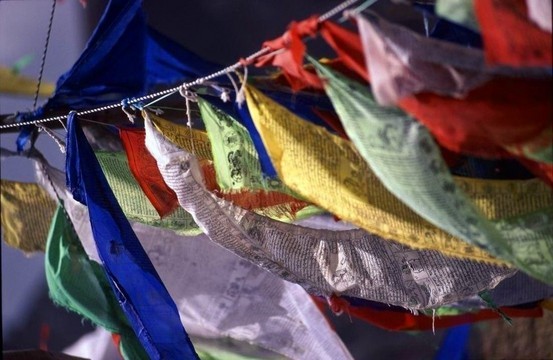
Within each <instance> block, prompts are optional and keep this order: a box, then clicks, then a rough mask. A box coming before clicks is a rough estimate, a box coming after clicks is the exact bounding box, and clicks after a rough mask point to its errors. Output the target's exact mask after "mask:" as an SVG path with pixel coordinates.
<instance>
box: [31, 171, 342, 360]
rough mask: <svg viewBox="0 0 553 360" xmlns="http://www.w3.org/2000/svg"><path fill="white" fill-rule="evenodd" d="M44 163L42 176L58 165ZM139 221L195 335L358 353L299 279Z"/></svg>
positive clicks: (318, 353) (83, 221)
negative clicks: (289, 279) (293, 280)
mask: <svg viewBox="0 0 553 360" xmlns="http://www.w3.org/2000/svg"><path fill="white" fill-rule="evenodd" d="M41 165H42V166H39V167H38V172H39V178H44V177H46V173H48V174H50V175H48V176H50V177H54V176H53V174H54V173H56V172H59V171H57V170H55V169H53V168H52V167H50V166H48V165H47V164H44V163H42V164H41ZM56 179H57V178H56ZM54 184H55V186H56V188H57V190H58V191H60V193H61V194H62V198H63V200H64V202H65V203H66V204H67V206H68V209H69V210H68V213H69V216H70V217H71V219H72V221H73V223H75V224H77V226H78V227H81V228H82V227H85V228H86V226H88V227H89V228H90V221H89V219H88V212H87V209H86V208H85V207H84V206H82V205H81V204H79V203H78V202H76V201H75V200H73V199H72V198H71V195H70V194H69V193H68V192H62V191H61V190H63V181H62V182H60V181H55V182H54ZM132 226H133V229H134V231H135V233H136V234H137V236H138V239H139V240H140V242H141V244H142V246H143V247H144V250H145V251H146V253H147V254H148V257H149V258H150V260H151V261H152V263H153V265H154V266H155V269H156V271H157V272H158V273H159V276H160V278H161V279H162V281H163V283H164V284H165V286H166V287H167V290H168V291H169V294H170V295H171V297H172V298H173V299H174V301H175V303H176V304H177V308H178V311H179V315H180V320H181V321H182V323H183V324H184V326H185V327H186V329H187V331H188V332H189V333H190V334H191V335H192V336H194V335H195V336H202V337H207V338H219V339H225V338H226V337H231V338H233V339H236V340H241V341H247V342H250V343H252V344H255V345H257V346H260V347H263V348H265V349H268V350H272V351H274V352H276V353H279V354H281V355H283V356H286V357H289V358H293V359H313V358H316V359H328V360H331V359H332V360H333V359H340V360H342V359H344V360H348V359H351V355H349V352H348V351H347V349H346V347H345V346H344V345H343V343H342V342H341V340H340V338H339V337H338V336H337V334H336V333H335V332H334V331H333V330H332V329H331V328H330V325H329V324H328V322H327V320H326V319H325V318H324V316H323V315H322V314H321V313H320V312H319V310H318V309H317V307H316V306H315V304H314V303H313V302H312V300H311V299H310V297H309V295H307V293H306V292H305V290H303V289H302V288H301V287H300V286H298V285H295V284H291V283H289V282H287V281H284V280H281V279H279V278H278V277H276V276H274V275H272V274H271V273H269V272H267V271H265V270H263V269H260V268H258V267H256V266H255V265H253V264H251V263H250V262H248V261H245V260H243V259H241V258H239V257H237V256H236V255H234V254H232V253H231V252H229V251H227V250H226V249H223V248H222V247H220V246H218V245H216V244H214V243H213V242H211V241H210V240H209V238H207V236H205V235H199V236H196V237H182V236H179V235H177V234H175V233H173V232H172V231H170V230H166V229H162V228H154V227H151V226H147V225H143V224H140V223H133V224H132ZM80 240H81V241H82V244H83V247H84V248H85V250H86V252H87V253H88V255H89V257H90V258H91V259H94V260H95V261H98V262H100V260H99V258H98V256H97V254H96V253H95V251H96V249H95V247H96V246H95V243H94V239H93V237H92V234H91V233H89V234H88V235H86V236H80ZM214 309H215V310H214ZM260 325H262V326H260Z"/></svg>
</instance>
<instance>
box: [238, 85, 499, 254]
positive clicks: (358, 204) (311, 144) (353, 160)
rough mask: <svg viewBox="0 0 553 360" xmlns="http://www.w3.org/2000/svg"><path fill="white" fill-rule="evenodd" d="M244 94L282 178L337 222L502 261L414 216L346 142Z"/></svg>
mask: <svg viewBox="0 0 553 360" xmlns="http://www.w3.org/2000/svg"><path fill="white" fill-rule="evenodd" d="M246 95H247V101H248V106H249V107H250V111H252V115H253V118H254V121H255V122H256V126H257V127H258V129H259V130H260V133H261V134H262V136H263V140H264V142H265V146H266V147H267V149H268V150H269V153H270V155H271V158H272V160H273V162H274V164H275V166H276V168H277V169H278V172H279V175H280V178H281V179H282V181H283V182H284V183H285V184H286V185H288V186H289V187H290V188H291V189H292V190H294V191H297V192H298V193H299V194H300V195H301V196H303V197H305V198H306V199H310V200H311V201H312V202H313V203H314V204H317V205H319V206H320V207H322V208H323V209H326V210H328V211H330V212H332V213H333V214H335V215H336V216H338V217H339V218H340V219H343V220H345V221H349V222H351V223H353V224H356V225H358V226H360V227H362V228H364V229H365V230H367V231H369V232H371V233H374V234H376V235H378V236H382V237H384V238H390V239H394V240H396V241H398V242H401V243H404V244H406V245H409V246H412V247H414V248H417V249H433V250H438V251H441V252H443V253H444V254H446V255H449V256H456V257H462V258H465V259H472V260H477V261H487V262H490V263H503V261H500V260H497V259H494V258H492V257H491V256H489V255H488V254H487V253H486V252H484V251H482V250H480V249H478V248H476V247H474V246H471V245H469V244H466V243H464V242H463V241H460V240H458V239H456V238H454V237H453V236H451V235H450V234H447V233H445V232H443V231H441V230H440V229H437V228H436V227H434V226H433V225H431V224H429V223H427V222H426V221H425V220H423V219H422V218H420V217H419V216H418V215H417V214H415V213H414V212H412V211H411V210H410V209H409V208H408V207H407V206H405V205H404V204H403V203H401V201H399V200H398V199H397V198H395V197H394V196H393V195H392V194H391V193H389V192H388V190H386V188H385V187H384V186H383V185H382V183H381V182H380V180H379V179H378V178H377V176H376V175H374V173H373V172H372V170H371V169H370V167H369V166H368V165H367V164H366V162H365V160H364V159H363V158H362V157H361V156H360V155H359V153H358V152H357V150H356V149H355V148H354V147H353V145H352V144H351V143H350V142H348V141H345V140H343V139H340V138H338V137H336V136H333V135H331V134H329V133H328V132H327V131H325V130H324V129H321V128H320V127H317V126H314V125H312V124H310V123H307V122H305V121H303V120H302V119H299V118H297V117H296V116H295V115H294V114H292V113H290V112H289V111H287V110H286V109H284V108H282V107H280V106H278V105H277V104H275V103H274V102H272V101H271V100H269V99H268V98H267V97H265V96H264V95H262V94H261V93H260V92H258V91H257V90H255V89H253V88H252V87H249V86H248V87H247V91H246ZM484 195H486V194H484ZM487 196H489V193H488V194H487ZM492 204H493V202H492ZM482 205H484V207H487V206H489V203H483V204H482ZM492 209H495V207H492V208H490V209H485V208H484V209H482V210H484V211H485V212H491V211H494V210H492ZM491 213H493V212H491Z"/></svg>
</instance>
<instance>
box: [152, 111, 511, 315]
mask: <svg viewBox="0 0 553 360" xmlns="http://www.w3.org/2000/svg"><path fill="white" fill-rule="evenodd" d="M145 127H146V145H147V147H148V150H149V151H150V152H151V153H152V155H153V156H154V157H155V158H156V160H157V162H158V166H159V168H160V171H161V173H162V175H163V177H164V179H165V182H166V183H167V185H168V186H169V187H170V188H172V189H173V191H175V193H176V194H177V197H178V198H179V203H180V204H181V206H182V207H183V208H185V209H186V210H187V211H189V212H190V213H191V214H193V216H194V219H195V220H196V222H197V223H198V224H199V225H200V227H201V228H202V230H203V231H204V232H205V233H206V234H207V235H208V236H209V237H210V238H211V240H213V241H214V242H216V243H218V244H220V245H222V246H224V247H226V248H227V249H229V250H231V251H233V252H234V253H235V254H237V255H239V256H241V257H244V258H246V259H249V260H250V261H252V262H254V263H255V264H256V265H258V266H261V267H263V268H265V269H267V270H270V271H271V272H273V273H275V274H276V275H279V276H280V277H282V278H284V279H286V280H288V281H292V282H295V283H298V284H300V285H302V286H303V287H304V288H305V289H307V290H308V291H309V292H311V293H314V294H319V295H323V296H330V295H331V294H333V293H338V294H345V295H350V296H355V297H360V298H365V299H371V300H375V301H381V302H384V303H389V304H394V305H399V306H404V307H407V308H412V309H419V308H428V307H434V306H439V305H441V304H445V303H450V302H455V301H457V300H458V299H461V298H464V297H466V296H470V295H471V294H476V293H478V292H479V291H481V290H484V289H489V288H493V287H494V286H496V285H497V284H498V283H499V282H500V281H501V280H503V279H504V278H506V277H508V276H511V275H512V274H513V271H512V270H510V269H507V268H505V267H497V266H491V265H485V264H481V263H477V262H473V261H463V260H456V259H452V258H448V257H446V256H444V255H442V254H441V253H439V252H437V251H416V250H413V249H409V248H407V247H403V246H401V245H399V244H397V243H395V242H393V241H389V240H384V239H381V238H378V237H376V236H374V235H371V234H368V233H366V232H364V231H362V230H351V231H341V232H334V231H328V230H317V229H307V228H303V227H300V226H294V225H290V224H285V223H281V222H277V221H274V220H271V219H267V218H263V217H261V216H259V215H256V214H254V213H251V212H247V211H244V210H241V209H239V208H237V207H235V206H233V205H232V204H230V203H227V202H225V201H224V200H221V199H218V198H216V197H215V196H213V195H212V194H210V193H209V192H208V191H207V190H206V189H205V187H204V186H203V179H202V175H201V170H200V168H199V164H198V162H197V160H196V159H195V158H194V157H193V156H192V155H190V154H189V153H188V152H186V151H184V150H182V149H179V148H178V147H176V146H175V145H174V144H172V143H170V142H169V141H168V140H167V139H166V138H164V137H163V135H161V134H160V133H159V132H158V131H157V130H156V129H155V128H154V126H153V125H152V124H151V122H150V121H148V120H146V122H145ZM469 274H470V275H469Z"/></svg>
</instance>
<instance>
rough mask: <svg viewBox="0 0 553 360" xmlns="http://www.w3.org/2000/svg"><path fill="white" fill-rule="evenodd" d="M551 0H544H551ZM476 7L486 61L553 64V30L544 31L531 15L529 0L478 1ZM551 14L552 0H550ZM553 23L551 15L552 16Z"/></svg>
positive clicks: (518, 64) (508, 63)
mask: <svg viewBox="0 0 553 360" xmlns="http://www.w3.org/2000/svg"><path fill="white" fill-rule="evenodd" d="M547 1H549V0H543V1H542V2H547ZM474 8H475V13H476V17H477V19H478V23H479V24H480V29H481V32H482V37H483V38H484V50H485V53H486V61H487V62H488V63H489V64H491V65H508V66H520V67H532V66H541V67H546V68H548V69H551V67H552V66H553V44H552V43H551V31H549V32H548V31H544V30H542V29H541V28H540V27H539V26H538V25H536V24H534V23H533V22H532V21H531V20H530V19H529V18H528V7H527V6H526V1H525V0H502V1H494V0H482V1H475V2H474ZM548 15H549V18H551V1H549V14H544V16H545V17H547V16H548ZM549 23H551V19H549Z"/></svg>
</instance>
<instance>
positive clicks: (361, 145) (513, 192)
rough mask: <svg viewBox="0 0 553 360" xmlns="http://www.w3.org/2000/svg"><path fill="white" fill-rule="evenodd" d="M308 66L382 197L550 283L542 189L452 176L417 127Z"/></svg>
mask: <svg viewBox="0 0 553 360" xmlns="http://www.w3.org/2000/svg"><path fill="white" fill-rule="evenodd" d="M312 63H313V64H314V65H315V67H316V68H317V71H318V72H319V74H320V76H321V77H323V78H324V79H325V82H324V84H325V90H326V92H327V94H328V96H329V98H330V99H331V101H332V104H333V105H334V108H335V109H336V112H337V113H338V115H339V117H340V119H341V121H342V124H343V125H344V129H345V130H346V133H347V134H348V136H349V138H350V139H351V141H352V142H353V143H354V145H355V146H356V147H357V149H358V151H359V153H360V154H361V156H362V157H363V158H364V159H365V161H367V163H368V164H369V166H370V167H371V169H372V170H373V171H374V173H375V174H376V175H377V176H378V177H379V178H380V180H381V181H382V183H383V184H384V185H385V186H386V188H387V189H388V190H389V191H390V192H392V193H393V194H394V195H395V196H396V197H398V198H399V199H401V200H402V201H403V202H404V203H405V204H407V205H408V206H409V207H410V208H411V209H412V210H414V211H415V212H416V213H417V214H419V215H420V216H422V217H423V218H425V219H426V220H428V221H430V222H431V223H433V224H434V225H436V226H437V227H439V228H441V229H443V230H445V231H447V232H449V233H450V234H452V235H454V236H455V237H458V238H460V239H462V240H464V241H466V242H468V243H471V244H474V245H477V246H479V247H481V248H483V249H485V250H487V251H488V252H489V253H490V254H492V255H494V256H497V257H499V258H502V259H504V260H507V261H509V262H511V263H512V264H514V265H516V266H517V267H518V268H520V269H521V270H523V271H525V272H527V273H528V274H530V275H532V276H534V277H536V278H538V279H540V280H542V281H544V282H547V283H553V221H552V216H553V206H552V199H553V198H552V196H551V195H552V194H551V190H550V189H548V188H547V187H546V186H545V185H544V184H542V183H541V182H540V181H538V180H529V181H497V180H476V179H463V178H454V177H453V176H451V174H450V173H449V169H448V167H447V165H446V164H445V162H444V161H443V159H442V157H441V153H440V150H439V148H438V146H437V145H436V143H435V142H434V140H433V138H432V136H431V135H430V133H429V132H428V130H427V129H426V128H425V127H424V126H423V125H421V124H419V123H418V122H417V121H416V120H415V119H413V118H412V117H410V116H408V115H406V114H405V113H403V112H401V111H400V110H398V109H395V108H385V107H382V106H380V105H378V104H377V103H376V101H375V99H374V97H373V96H372V93H371V92H370V90H369V89H368V88H367V87H366V86H364V85H361V84H359V83H357V82H354V81H351V80H349V79H347V78H345V77H344V76H342V75H339V74H337V73H335V72H333V71H331V70H330V69H328V68H327V67H325V66H323V65H321V64H319V63H318V62H315V61H312ZM461 189H462V190H461ZM463 190H464V191H463ZM467 195H468V196H467ZM475 205H478V206H475ZM488 217H489V218H491V219H488Z"/></svg>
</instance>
